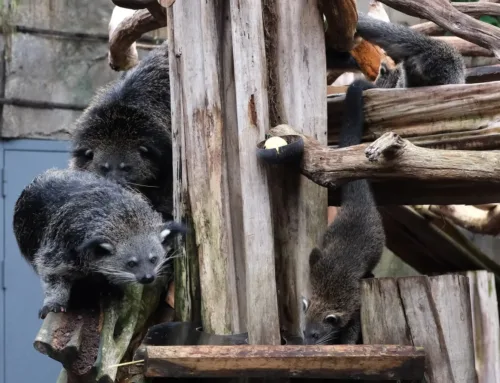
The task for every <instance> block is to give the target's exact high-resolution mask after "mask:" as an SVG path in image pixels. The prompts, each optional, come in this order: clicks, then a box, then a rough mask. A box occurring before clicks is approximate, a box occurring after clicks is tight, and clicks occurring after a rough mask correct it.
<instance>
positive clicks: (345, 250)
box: [303, 80, 385, 344]
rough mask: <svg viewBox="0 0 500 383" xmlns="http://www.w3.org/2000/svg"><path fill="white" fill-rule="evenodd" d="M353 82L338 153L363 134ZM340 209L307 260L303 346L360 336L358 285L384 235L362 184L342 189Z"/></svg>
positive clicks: (363, 85) (359, 88)
mask: <svg viewBox="0 0 500 383" xmlns="http://www.w3.org/2000/svg"><path fill="white" fill-rule="evenodd" d="M373 87H374V85H372V84H371V83H369V82H367V81H365V80H356V81H355V82H353V83H352V84H351V85H350V86H349V88H348V89H347V94H346V99H345V112H344V119H343V122H342V127H341V131H340V147H347V146H351V145H357V144H359V143H360V142H361V137H362V134H363V126H364V124H363V119H364V116H363V90H365V89H369V88H373ZM341 198H342V201H341V206H340V209H339V213H338V215H337V217H336V218H335V220H334V221H333V223H332V224H331V225H330V226H329V227H328V228H327V230H326V232H325V233H324V235H323V238H322V240H321V243H320V245H319V246H318V247H316V248H314V249H313V250H312V251H311V253H310V255H309V266H310V275H309V278H310V286H311V296H310V297H309V298H303V310H304V312H305V330H304V342H305V343H306V344H354V343H356V342H357V341H358V339H359V336H360V316H359V315H360V314H359V310H360V281H361V279H362V278H366V277H370V276H372V274H371V272H372V270H373V269H374V268H375V266H376V265H377V263H378V262H379V260H380V257H381V255H382V251H383V248H384V244H385V235H384V229H383V226H382V220H381V217H380V214H379V212H378V210H377V206H376V204H375V201H374V199H373V196H372V192H371V189H370V185H369V183H368V181H366V180H355V181H351V182H348V183H346V184H345V185H342V189H341Z"/></svg>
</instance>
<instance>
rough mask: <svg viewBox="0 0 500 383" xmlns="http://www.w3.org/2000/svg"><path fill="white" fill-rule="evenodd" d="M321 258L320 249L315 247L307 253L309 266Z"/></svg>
mask: <svg viewBox="0 0 500 383" xmlns="http://www.w3.org/2000/svg"><path fill="white" fill-rule="evenodd" d="M320 258H321V250H320V249H318V248H317V247H315V248H314V249H312V251H311V254H310V255H309V267H313V266H314V265H315V264H316V263H318V261H319V259H320Z"/></svg>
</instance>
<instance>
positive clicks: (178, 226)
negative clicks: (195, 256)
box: [160, 221, 187, 243]
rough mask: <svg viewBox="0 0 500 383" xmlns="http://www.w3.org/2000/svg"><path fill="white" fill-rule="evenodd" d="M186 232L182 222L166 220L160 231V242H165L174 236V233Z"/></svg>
mask: <svg viewBox="0 0 500 383" xmlns="http://www.w3.org/2000/svg"><path fill="white" fill-rule="evenodd" d="M186 232H187V227H186V226H185V225H183V224H182V223H179V222H175V221H170V222H167V223H166V224H165V226H164V227H163V229H162V231H161V233H160V237H161V242H162V243H165V242H167V241H168V240H169V239H171V238H173V237H175V236H176V235H178V234H186Z"/></svg>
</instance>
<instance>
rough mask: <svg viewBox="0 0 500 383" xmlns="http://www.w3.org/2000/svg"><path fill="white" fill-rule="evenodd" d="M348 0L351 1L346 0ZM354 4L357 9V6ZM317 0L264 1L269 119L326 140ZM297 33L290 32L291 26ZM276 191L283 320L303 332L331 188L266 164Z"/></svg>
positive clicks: (274, 203) (274, 202)
mask: <svg viewBox="0 0 500 383" xmlns="http://www.w3.org/2000/svg"><path fill="white" fill-rule="evenodd" d="M347 3H349V2H347ZM355 9H356V8H355V6H354V10H355ZM320 21H321V17H320V13H319V12H318V10H317V7H316V5H315V3H314V2H303V1H296V2H290V1H288V0H276V1H269V2H267V3H266V11H265V26H266V27H265V30H266V31H267V36H266V39H267V42H266V44H267V59H268V68H269V84H270V87H269V89H270V92H272V93H271V95H270V110H271V116H270V118H271V121H272V122H273V123H275V122H278V121H287V122H289V123H293V124H295V125H297V126H301V127H302V130H303V132H306V133H307V134H309V135H311V136H314V137H318V139H319V140H320V142H322V143H326V125H327V121H326V104H325V103H324V99H325V93H326V86H325V85H326V84H325V81H324V78H325V77H324V76H325V63H324V61H323V60H322V59H321V58H322V57H323V55H319V56H318V55H314V56H315V58H314V60H313V59H312V56H311V54H312V52H321V51H322V50H323V49H324V45H325V42H324V32H323V25H322V23H321V22H320ZM290 30H294V31H296V33H294V34H293V36H290V33H289V31H290ZM268 172H269V173H268V174H269V177H268V178H269V180H270V192H271V195H272V206H273V220H274V221H273V222H274V238H275V248H276V252H277V259H276V265H277V279H278V285H279V288H278V290H279V292H280V293H279V300H280V324H281V327H282V329H285V330H286V331H287V332H289V333H290V334H294V335H301V334H302V331H301V329H300V318H301V315H302V301H301V294H304V293H305V292H306V288H307V281H308V279H309V277H308V276H309V273H308V271H309V252H310V251H311V249H312V248H313V247H314V246H316V244H317V240H318V237H319V235H320V234H321V233H322V232H323V231H324V230H325V228H326V225H327V216H326V213H327V191H326V190H325V189H324V188H321V187H320V186H318V185H316V184H314V183H313V182H311V181H310V180H308V179H307V178H306V177H304V176H302V175H300V173H299V172H297V171H296V169H293V168H291V169H290V168H283V167H281V166H277V167H270V168H269V169H268Z"/></svg>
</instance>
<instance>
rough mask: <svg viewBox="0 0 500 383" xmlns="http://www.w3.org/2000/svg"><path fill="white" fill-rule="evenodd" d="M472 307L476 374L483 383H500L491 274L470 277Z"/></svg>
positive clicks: (498, 329)
mask: <svg viewBox="0 0 500 383" xmlns="http://www.w3.org/2000/svg"><path fill="white" fill-rule="evenodd" d="M466 275H467V278H468V281H469V287H470V300H471V306H472V312H473V314H472V322H473V330H474V349H475V356H476V358H475V360H476V371H477V376H478V382H479V383H488V382H497V381H499V380H500V326H499V320H498V301H497V293H496V288H495V277H494V275H493V274H492V273H488V272H487V271H484V270H480V271H469V272H467V273H466Z"/></svg>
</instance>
